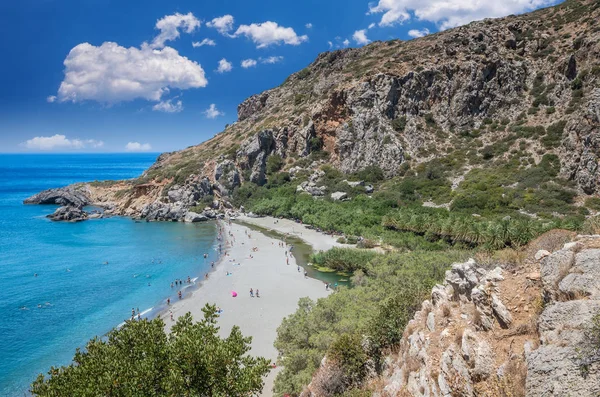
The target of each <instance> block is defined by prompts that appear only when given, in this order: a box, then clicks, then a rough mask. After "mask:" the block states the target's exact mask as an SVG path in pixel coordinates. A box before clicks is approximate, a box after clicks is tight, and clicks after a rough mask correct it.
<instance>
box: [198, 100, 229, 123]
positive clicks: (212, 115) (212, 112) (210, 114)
mask: <svg viewBox="0 0 600 397" xmlns="http://www.w3.org/2000/svg"><path fill="white" fill-rule="evenodd" d="M202 113H204V115H205V116H206V118H208V119H216V118H217V117H219V116H223V115H224V114H225V113H223V112H221V111H220V110H219V109H217V106H216V105H215V104H214V103H211V104H210V106H209V107H208V109H206V110H205V111H204V112H202Z"/></svg>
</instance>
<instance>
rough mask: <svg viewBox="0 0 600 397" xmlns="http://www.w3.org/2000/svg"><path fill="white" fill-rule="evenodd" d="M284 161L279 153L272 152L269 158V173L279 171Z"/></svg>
mask: <svg viewBox="0 0 600 397" xmlns="http://www.w3.org/2000/svg"><path fill="white" fill-rule="evenodd" d="M284 164H285V163H284V161H283V159H282V158H281V156H280V155H278V154H272V155H270V156H269V157H268V158H267V174H273V173H275V172H277V171H279V170H280V169H281V168H282V167H283V165H284Z"/></svg>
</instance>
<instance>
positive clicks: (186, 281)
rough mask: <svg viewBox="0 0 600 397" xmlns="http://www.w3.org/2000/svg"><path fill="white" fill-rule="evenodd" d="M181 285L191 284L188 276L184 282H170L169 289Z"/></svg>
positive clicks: (177, 280)
mask: <svg viewBox="0 0 600 397" xmlns="http://www.w3.org/2000/svg"><path fill="white" fill-rule="evenodd" d="M183 283H186V284H191V283H192V279H191V278H190V276H187V279H186V280H181V279H176V280H175V281H173V282H171V288H173V287H175V286H176V285H183Z"/></svg>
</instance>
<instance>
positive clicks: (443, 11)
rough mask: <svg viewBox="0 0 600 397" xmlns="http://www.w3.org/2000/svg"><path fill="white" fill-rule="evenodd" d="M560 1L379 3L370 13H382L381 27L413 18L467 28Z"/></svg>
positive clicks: (412, 0) (385, 0) (386, 0)
mask: <svg viewBox="0 0 600 397" xmlns="http://www.w3.org/2000/svg"><path fill="white" fill-rule="evenodd" d="M557 2H558V0H504V1H485V0H475V1H474V0H379V2H378V3H377V5H375V6H371V7H370V8H369V13H371V14H375V13H383V15H382V17H381V20H380V21H379V26H392V25H394V24H397V23H402V22H404V21H407V20H409V19H411V14H414V17H415V18H416V19H418V20H421V21H429V22H433V23H436V24H438V26H439V27H440V29H442V30H443V29H448V28H451V27H455V26H459V25H464V24H466V23H469V22H471V21H475V20H480V19H484V18H493V17H501V16H506V15H510V14H519V13H523V12H526V11H531V10H534V9H537V8H540V7H546V6H550V5H553V4H556V3H557Z"/></svg>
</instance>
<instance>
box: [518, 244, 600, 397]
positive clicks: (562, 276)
mask: <svg viewBox="0 0 600 397" xmlns="http://www.w3.org/2000/svg"><path fill="white" fill-rule="evenodd" d="M580 250H581V251H580ZM599 254H600V250H598V249H593V248H592V249H585V248H582V246H581V244H567V245H565V247H564V248H563V249H562V250H560V251H557V252H555V253H553V254H552V255H550V256H548V257H546V258H544V259H543V260H542V264H541V266H542V273H541V275H542V281H543V285H544V288H545V296H546V299H547V300H548V302H547V303H546V306H545V308H544V311H543V312H542V314H541V315H540V318H539V321H538V332H539V334H540V342H541V346H540V347H539V348H538V349H536V350H533V351H531V352H530V353H529V354H528V355H527V369H528V372H527V395H531V396H567V395H573V396H583V397H588V396H590V397H591V396H598V395H600V362H593V363H592V364H591V365H590V366H589V367H588V370H589V371H588V372H587V374H586V376H583V372H582V366H581V365H582V363H583V362H584V361H585V360H586V359H587V357H588V356H589V354H590V351H592V350H590V348H591V347H592V345H591V344H592V343H593V342H592V341H591V340H590V339H589V338H588V337H587V336H586V335H587V330H588V329H590V327H591V326H592V324H593V318H594V317H595V316H597V315H598V314H600V295H599V294H598V291H600V278H599V277H598V271H599V269H600V255H599Z"/></svg>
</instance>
